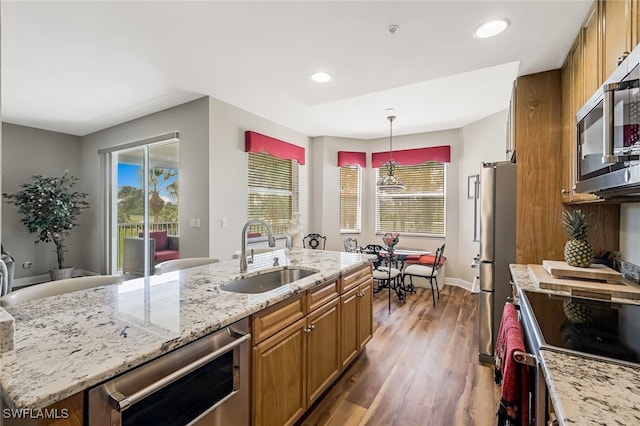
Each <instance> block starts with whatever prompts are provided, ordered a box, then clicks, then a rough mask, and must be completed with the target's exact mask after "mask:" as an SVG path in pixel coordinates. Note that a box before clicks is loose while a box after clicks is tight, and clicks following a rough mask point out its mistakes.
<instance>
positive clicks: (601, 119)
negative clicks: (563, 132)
mask: <svg viewBox="0 0 640 426" xmlns="http://www.w3.org/2000/svg"><path fill="white" fill-rule="evenodd" d="M639 83H640V48H638V49H635V50H634V51H633V52H631V54H629V56H627V58H626V59H625V60H624V61H623V62H622V63H621V64H620V65H619V66H618V68H617V69H616V70H615V71H614V72H613V73H612V74H611V76H610V77H609V78H608V79H607V81H606V82H605V84H603V85H602V87H601V88H600V89H599V90H598V91H597V92H596V93H595V94H594V95H593V96H592V97H591V98H590V99H589V101H588V102H587V103H586V104H585V105H584V106H583V107H582V108H581V109H580V111H578V114H577V116H576V125H577V129H576V130H577V132H576V135H577V145H578V149H577V168H576V172H577V176H576V177H577V179H576V191H577V192H588V193H593V194H596V195H599V196H601V197H605V198H610V197H627V196H634V197H637V196H638V195H640V84H639Z"/></svg>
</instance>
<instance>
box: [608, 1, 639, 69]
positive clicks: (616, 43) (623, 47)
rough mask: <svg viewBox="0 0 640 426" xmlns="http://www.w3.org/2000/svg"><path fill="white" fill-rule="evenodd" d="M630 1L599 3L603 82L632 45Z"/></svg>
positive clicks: (632, 31)
mask: <svg viewBox="0 0 640 426" xmlns="http://www.w3.org/2000/svg"><path fill="white" fill-rule="evenodd" d="M632 3H637V2H635V1H632V0H615V1H613V0H607V1H601V2H600V6H601V9H602V20H601V22H602V40H603V43H602V69H603V81H604V80H606V79H607V77H609V76H610V75H611V73H612V72H613V71H614V70H615V69H616V67H617V66H618V62H619V61H620V59H621V58H623V57H624V55H625V54H628V53H629V52H630V51H631V50H632V48H633V46H634V45H632V39H633V33H634V32H635V31H634V30H633V29H632Z"/></svg>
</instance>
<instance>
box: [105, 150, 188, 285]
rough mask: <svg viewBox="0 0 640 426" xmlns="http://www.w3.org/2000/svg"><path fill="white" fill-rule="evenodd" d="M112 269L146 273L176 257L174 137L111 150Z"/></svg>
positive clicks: (132, 274)
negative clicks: (158, 264)
mask: <svg viewBox="0 0 640 426" xmlns="http://www.w3.org/2000/svg"><path fill="white" fill-rule="evenodd" d="M109 154H110V159H111V161H110V163H111V179H110V182H111V190H110V191H109V193H110V194H111V195H110V205H111V215H110V217H111V223H110V229H111V231H110V240H111V250H110V256H109V258H110V268H109V269H110V271H111V273H122V274H124V276H125V279H126V278H134V277H137V276H144V275H150V274H152V273H153V267H154V265H155V263H158V262H161V261H164V260H170V259H175V258H178V257H179V237H178V235H179V227H178V200H179V190H178V182H179V181H178V178H179V176H178V159H179V142H178V141H177V139H171V140H169V141H162V142H155V143H149V144H142V145H136V146H133V147H125V148H123V149H118V150H113V151H111V152H109Z"/></svg>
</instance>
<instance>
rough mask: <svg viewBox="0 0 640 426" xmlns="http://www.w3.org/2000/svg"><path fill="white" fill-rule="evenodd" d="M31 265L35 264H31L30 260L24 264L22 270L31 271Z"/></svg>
mask: <svg viewBox="0 0 640 426" xmlns="http://www.w3.org/2000/svg"><path fill="white" fill-rule="evenodd" d="M31 265H33V262H31V261H30V260H27V261H26V262H24V263H23V264H22V269H29V268H31Z"/></svg>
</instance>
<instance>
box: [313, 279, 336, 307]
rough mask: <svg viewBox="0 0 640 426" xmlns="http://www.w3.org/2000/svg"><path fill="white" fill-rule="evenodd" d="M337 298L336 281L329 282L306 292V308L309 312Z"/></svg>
mask: <svg viewBox="0 0 640 426" xmlns="http://www.w3.org/2000/svg"><path fill="white" fill-rule="evenodd" d="M336 297H338V281H337V280H334V281H330V282H328V283H325V284H321V285H319V286H317V287H314V288H312V289H311V290H309V291H308V292H307V307H308V311H309V312H311V311H313V310H314V309H316V308H319V307H320V306H322V305H324V304H325V303H327V302H329V301H330V300H332V299H335V298H336Z"/></svg>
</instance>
